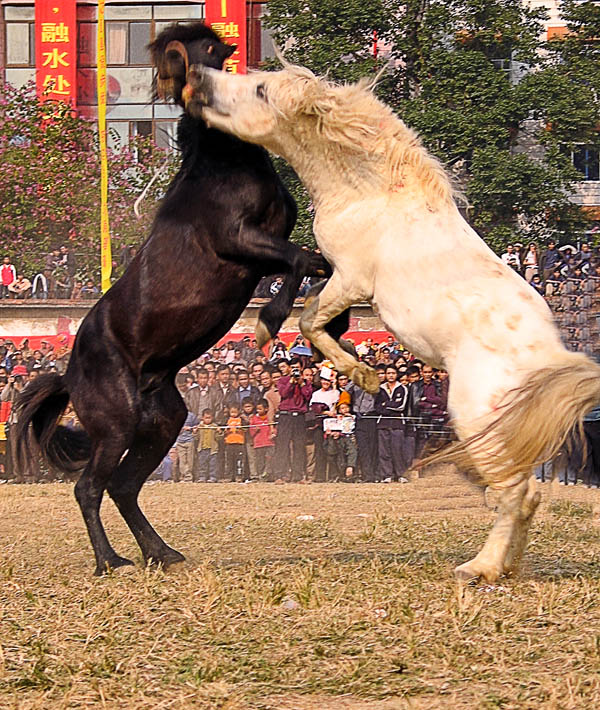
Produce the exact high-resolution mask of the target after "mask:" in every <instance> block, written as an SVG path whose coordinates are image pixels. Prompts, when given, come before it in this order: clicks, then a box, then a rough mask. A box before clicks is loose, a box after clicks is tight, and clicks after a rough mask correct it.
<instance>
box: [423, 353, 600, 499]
mask: <svg viewBox="0 0 600 710" xmlns="http://www.w3.org/2000/svg"><path fill="white" fill-rule="evenodd" d="M598 404H600V365H597V364H596V363H595V362H593V361H592V360H590V359H589V358H588V357H586V356H585V355H583V354H580V353H567V352H565V354H564V357H562V358H561V361H560V362H559V363H557V364H555V365H552V366H549V367H545V368H543V369H540V370H538V371H536V372H534V373H533V374H532V375H531V376H530V377H529V379H528V380H527V382H526V383H525V384H523V385H522V386H521V387H519V388H517V389H514V390H511V391H510V392H508V394H507V395H506V397H505V398H504V400H503V402H502V403H501V404H500V406H499V407H498V408H497V410H496V411H497V412H498V416H497V417H496V418H495V419H494V420H493V421H492V422H491V423H490V424H488V425H487V426H485V427H484V428H483V429H482V430H481V431H479V432H477V433H476V434H473V435H472V436H468V437H467V438H465V439H464V440H462V441H459V442H457V443H454V444H450V446H448V447H447V448H445V449H443V450H441V451H440V452H437V453H435V454H433V455H432V456H430V457H428V458H427V459H425V460H424V461H423V462H422V465H428V464H430V463H434V462H441V461H445V462H453V463H456V464H457V465H458V466H459V467H460V468H467V469H472V468H473V467H475V468H476V469H477V471H478V473H479V475H480V476H481V477H482V478H483V480H484V481H485V483H487V484H489V485H493V486H494V485H495V486H500V487H501V486H502V484H504V485H507V484H508V485H510V484H511V483H512V482H513V481H514V482H515V483H516V482H517V481H519V480H521V479H522V478H523V476H525V475H530V474H531V472H532V469H533V467H534V466H535V465H536V464H539V463H542V462H543V461H549V460H550V459H552V458H554V457H555V456H556V455H557V454H558V452H559V450H560V449H561V447H562V446H564V445H565V443H566V442H567V440H569V439H570V437H571V435H574V436H575V437H576V438H577V439H578V440H579V441H581V442H585V439H584V437H583V417H584V415H585V414H586V413H587V412H589V411H590V409H593V408H594V407H595V406H597V405H598ZM584 445H585V444H584Z"/></svg>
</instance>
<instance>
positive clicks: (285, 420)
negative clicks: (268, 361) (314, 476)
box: [273, 358, 313, 481]
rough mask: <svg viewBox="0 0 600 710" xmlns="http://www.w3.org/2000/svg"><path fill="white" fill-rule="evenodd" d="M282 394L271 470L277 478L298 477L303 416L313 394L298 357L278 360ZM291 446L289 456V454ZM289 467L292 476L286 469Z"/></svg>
mask: <svg viewBox="0 0 600 710" xmlns="http://www.w3.org/2000/svg"><path fill="white" fill-rule="evenodd" d="M278 367H279V370H280V372H281V377H280V378H279V381H278V382H277V389H278V390H279V394H280V395H281V403H280V404H279V421H278V424H277V438H276V439H275V452H274V462H273V463H274V471H275V477H276V478H277V479H278V480H281V481H283V480H291V481H301V480H303V479H304V477H305V474H306V423H305V421H304V417H305V414H306V412H307V411H308V403H309V402H310V398H311V396H312V392H313V387H312V383H311V382H310V381H308V380H306V379H304V378H303V376H302V370H301V366H300V360H298V358H293V359H292V360H290V361H289V363H288V362H287V361H286V360H281V361H280V362H279V365H278ZM290 448H291V456H290ZM290 468H291V473H292V475H291V479H289V478H288V472H289V471H290Z"/></svg>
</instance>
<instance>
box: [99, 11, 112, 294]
mask: <svg viewBox="0 0 600 710" xmlns="http://www.w3.org/2000/svg"><path fill="white" fill-rule="evenodd" d="M97 53H98V59H97V65H98V66H97V80H98V140H99V141H100V265H101V275H102V293H106V292H107V291H108V289H109V288H110V274H111V271H112V253H111V248H110V231H109V226H108V156H107V149H106V45H105V42H104V0H98V43H97Z"/></svg>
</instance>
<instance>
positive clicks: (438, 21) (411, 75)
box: [268, 0, 600, 250]
mask: <svg viewBox="0 0 600 710" xmlns="http://www.w3.org/2000/svg"><path fill="white" fill-rule="evenodd" d="M341 5H343V7H341ZM362 5H365V6H367V5H368V6H369V10H365V9H364V8H363V7H362ZM372 5H373V8H372V9H373V14H372V15H370V14H369V13H370V11H371V3H358V2H348V3H337V2H335V1H334V2H326V1H325V0H313V1H312V2H310V1H308V2H296V3H289V2H284V0H272V2H270V3H269V12H270V16H269V20H268V22H269V25H270V26H271V28H272V29H273V31H274V33H275V36H276V39H277V41H278V43H279V44H280V46H284V45H285V43H286V41H287V40H289V44H290V50H289V51H288V52H286V58H288V59H289V60H291V61H297V62H298V63H301V64H304V65H306V66H308V67H309V68H311V69H313V70H314V71H316V72H317V73H321V74H322V73H324V72H325V69H326V68H329V76H331V77H335V78H338V79H340V80H354V79H356V78H357V77H358V76H361V75H364V74H369V73H370V74H373V73H374V71H375V68H376V62H375V61H374V60H373V59H371V60H370V61H367V60H366V54H368V52H369V49H370V46H371V44H370V38H371V37H372V30H373V28H375V29H376V30H377V32H378V37H379V38H380V39H382V40H383V41H384V42H385V43H387V45H388V47H389V50H390V54H389V57H390V59H391V60H392V63H393V64H392V68H390V70H389V73H388V75H387V76H386V78H385V79H384V80H383V81H382V82H381V83H380V86H379V87H378V92H379V95H380V96H381V97H382V98H383V99H384V100H385V101H386V102H387V103H389V104H391V105H392V106H393V107H394V108H395V109H396V111H397V112H398V114H399V115H400V117H401V118H403V119H404V120H405V121H406V123H407V124H408V125H410V126H412V127H413V128H415V129H416V130H417V131H418V132H419V133H420V135H421V136H422V138H423V141H424V142H425V144H426V145H427V147H428V148H429V149H430V150H431V151H432V152H433V153H435V154H436V155H437V156H438V157H440V158H441V159H442V161H443V162H444V163H445V164H446V166H447V167H448V168H449V169H450V170H451V171H452V172H453V174H454V176H455V178H456V180H457V181H459V183H460V185H461V187H462V189H463V191H464V193H465V194H466V197H467V199H468V202H469V204H470V209H469V210H468V218H469V220H470V221H471V222H472V224H473V225H474V226H475V228H476V229H477V230H478V231H479V233H480V234H481V235H482V236H483V238H484V239H485V240H486V241H487V242H488V243H489V244H490V245H491V246H492V247H494V248H496V249H498V250H502V249H503V248H504V246H505V245H506V243H507V242H510V241H516V240H519V239H520V240H521V241H524V240H531V239H538V238H543V237H544V236H547V235H549V234H556V235H557V236H560V234H561V233H566V234H568V238H569V239H570V238H571V237H573V236H574V237H577V236H578V235H580V234H581V233H582V232H583V229H584V228H585V225H586V220H585V216H584V215H583V214H582V212H581V210H580V209H579V208H578V207H577V206H575V205H573V203H572V202H571V201H570V199H569V196H570V194H571V193H572V192H573V189H574V183H575V182H576V181H577V180H578V179H580V176H579V175H578V173H577V172H576V171H575V170H574V168H573V166H572V164H571V161H570V159H569V156H567V155H566V151H565V148H564V140H565V137H569V136H570V137H571V141H575V140H577V141H579V140H581V139H582V138H584V139H585V140H588V139H589V137H590V134H591V133H594V135H597V134H595V126H596V124H597V123H598V121H597V120H596V118H595V116H596V115H597V110H598V106H597V98H596V97H597V95H598V93H597V88H598V84H597V83H596V80H594V81H593V82H590V85H589V86H587V87H586V85H585V83H584V81H583V78H584V76H585V74H586V72H589V73H592V74H593V75H594V76H596V75H597V73H598V66H599V63H598V61H597V59H598V57H597V56H596V55H595V54H594V53H590V51H589V47H588V46H587V45H588V44H590V42H589V41H588V42H585V43H582V42H581V41H580V40H576V39H575V37H574V36H572V35H570V36H569V37H568V38H567V39H566V40H565V42H564V43H562V44H561V45H560V51H559V46H558V45H557V44H554V45H553V46H552V51H550V52H548V51H547V49H548V48H547V47H546V46H545V44H544V43H543V42H542V41H541V40H540V37H541V36H542V32H543V23H542V20H543V18H544V11H543V10H540V9H534V10H532V9H528V8H527V7H525V4H524V3H515V2H514V0H407V2H405V3H395V2H394V3H387V2H383V1H382V2H376V3H373V4H372ZM563 5H564V7H563V12H565V13H566V14H565V16H566V17H567V18H568V22H569V23H570V27H572V32H573V33H575V32H576V33H577V35H578V36H579V37H581V36H584V37H592V38H593V37H596V38H597V37H599V36H600V27H598V24H595V23H597V17H596V16H597V13H598V8H597V7H596V6H595V5H594V3H590V2H588V3H583V4H582V3H576V2H573V1H572V0H569V1H568V2H565V3H563ZM292 6H293V7H292ZM325 6H327V7H328V8H331V12H330V11H326V10H325ZM286 7H287V8H288V9H287V11H286V9H285V8H286ZM303 8H306V9H305V11H304V12H302V10H303ZM332 13H333V14H332ZM338 14H339V16H340V23H339V25H338V24H336V23H335V22H334V21H333V17H334V16H337V15H338ZM342 23H343V25H344V27H349V28H353V33H352V34H351V41H352V42H353V43H354V44H353V47H354V52H353V53H350V54H348V55H346V54H344V50H343V49H342V47H343V45H342V44H340V43H339V42H338V34H341V32H339V33H338V31H337V28H338V26H339V27H341V26H342ZM360 42H362V43H363V44H362V52H361V51H360V50H359V49H358V45H359V44H360ZM591 44H593V41H591ZM540 50H546V53H544V52H542V51H540ZM593 51H594V52H598V47H596V45H594V50H593ZM565 62H567V63H568V66H569V71H568V72H567V73H565V74H563V71H564V68H563V67H562V66H561V64H562V63H565ZM591 63H592V64H593V63H595V66H594V68H593V69H592V68H591V67H590V64H591ZM571 75H572V76H573V77H574V76H577V77H578V79H577V80H575V79H574V78H572V76H571ZM553 82H556V85H557V86H558V87H560V89H553V90H552V91H548V87H549V85H553ZM592 87H593V90H594V91H596V94H595V97H594V96H592ZM559 93H560V100H559V96H558V95H557V94H559ZM543 97H546V99H547V100H545V101H544V100H542V99H543ZM553 98H554V99H555V100H552V99H553ZM532 117H534V118H535V121H532ZM586 136H587V137H586ZM590 140H591V139H590ZM567 147H568V146H567ZM295 190H296V192H297V188H295ZM306 221H307V220H303V219H302V220H300V222H301V224H302V225H303V224H305V222H306Z"/></svg>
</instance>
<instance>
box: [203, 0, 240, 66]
mask: <svg viewBox="0 0 600 710" xmlns="http://www.w3.org/2000/svg"><path fill="white" fill-rule="evenodd" d="M205 22H206V24H207V25H210V26H211V27H212V28H213V30H214V31H215V32H216V33H217V34H218V35H219V37H220V38H221V39H222V40H223V41H224V42H227V44H236V45H237V50H236V51H235V53H234V54H232V55H231V57H229V59H227V60H225V66H224V69H225V70H226V71H228V72H231V73H232V74H245V73H246V71H247V69H248V52H247V39H246V35H247V31H246V23H247V19H246V0H206V18H205Z"/></svg>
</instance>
